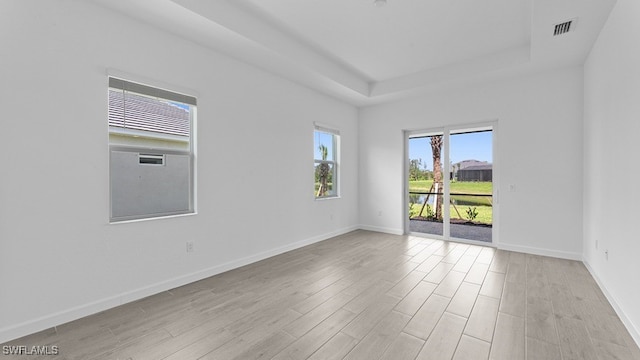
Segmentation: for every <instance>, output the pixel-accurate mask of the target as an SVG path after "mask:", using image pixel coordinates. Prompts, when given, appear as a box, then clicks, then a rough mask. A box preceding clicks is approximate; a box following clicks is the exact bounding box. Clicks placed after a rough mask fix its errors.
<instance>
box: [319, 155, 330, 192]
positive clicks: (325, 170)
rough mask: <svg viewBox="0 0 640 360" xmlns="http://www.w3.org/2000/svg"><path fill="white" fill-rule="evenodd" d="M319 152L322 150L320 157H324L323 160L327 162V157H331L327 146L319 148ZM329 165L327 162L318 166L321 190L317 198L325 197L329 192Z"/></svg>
mask: <svg viewBox="0 0 640 360" xmlns="http://www.w3.org/2000/svg"><path fill="white" fill-rule="evenodd" d="M318 150H320V155H322V160H323V161H326V160H327V156H328V155H329V150H328V149H327V147H326V146H325V145H320V146H318ZM329 170H330V169H329V164H327V163H326V162H322V163H320V165H319V166H318V178H319V179H320V188H319V189H318V194H317V196H324V195H325V194H326V193H327V191H328V190H329V186H328V184H327V183H328V179H329Z"/></svg>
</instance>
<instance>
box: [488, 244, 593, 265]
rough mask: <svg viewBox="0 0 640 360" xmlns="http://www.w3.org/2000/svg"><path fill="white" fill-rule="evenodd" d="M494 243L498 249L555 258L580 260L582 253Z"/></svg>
mask: <svg viewBox="0 0 640 360" xmlns="http://www.w3.org/2000/svg"><path fill="white" fill-rule="evenodd" d="M496 245H497V248H498V249H500V250H509V251H515V252H521V253H527V254H532V255H541V256H549V257H555V258H560V259H567V260H577V261H582V254H581V253H574V252H568V251H559V250H549V249H543V248H536V247H530V246H522V245H513V244H504V243H499V244H496Z"/></svg>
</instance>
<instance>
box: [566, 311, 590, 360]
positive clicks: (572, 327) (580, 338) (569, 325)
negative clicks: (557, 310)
mask: <svg viewBox="0 0 640 360" xmlns="http://www.w3.org/2000/svg"><path fill="white" fill-rule="evenodd" d="M556 327H557V329H558V336H559V337H560V350H561V351H562V358H563V359H568V360H574V359H575V360H577V359H581V360H582V359H584V360H595V359H597V355H596V351H595V350H596V349H595V347H594V346H593V343H592V341H591V339H590V338H589V332H588V331H587V327H586V325H585V324H584V321H582V320H579V319H575V318H567V317H562V316H556Z"/></svg>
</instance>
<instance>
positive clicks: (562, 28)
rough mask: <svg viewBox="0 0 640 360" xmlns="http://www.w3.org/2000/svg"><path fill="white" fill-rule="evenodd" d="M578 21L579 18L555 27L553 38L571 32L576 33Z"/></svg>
mask: <svg viewBox="0 0 640 360" xmlns="http://www.w3.org/2000/svg"><path fill="white" fill-rule="evenodd" d="M576 20H577V18H576V19H571V20H568V21H564V22H562V23H559V24H556V25H554V28H553V36H558V35H562V34H566V33H568V32H569V31H574V30H575V29H576Z"/></svg>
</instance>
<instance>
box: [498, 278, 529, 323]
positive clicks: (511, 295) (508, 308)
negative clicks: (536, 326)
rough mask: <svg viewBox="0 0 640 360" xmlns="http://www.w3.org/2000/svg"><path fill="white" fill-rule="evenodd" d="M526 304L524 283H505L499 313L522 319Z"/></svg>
mask: <svg viewBox="0 0 640 360" xmlns="http://www.w3.org/2000/svg"><path fill="white" fill-rule="evenodd" d="M526 302H527V301H526V288H525V284H524V283H514V282H506V283H505V285H504V291H503V293H502V299H501V301H500V312H502V313H505V314H510V315H513V316H519V317H524V316H525V305H526Z"/></svg>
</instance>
